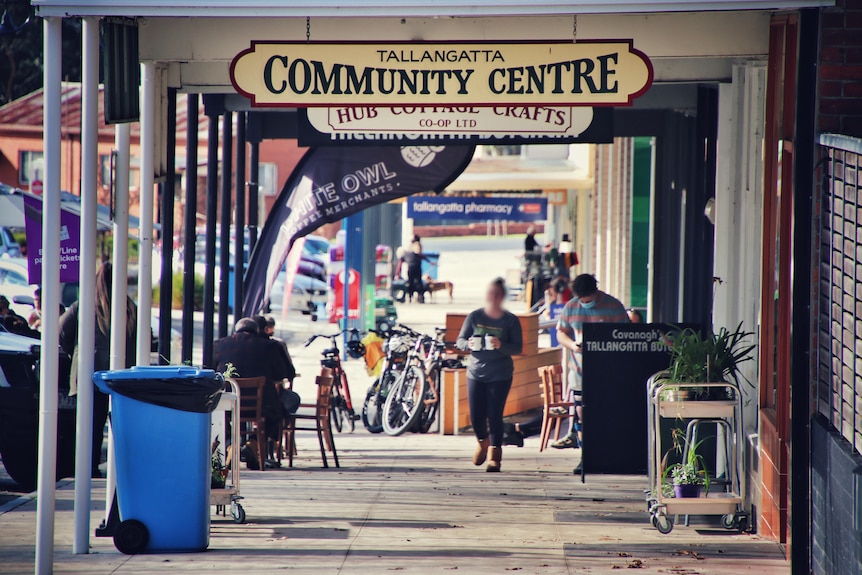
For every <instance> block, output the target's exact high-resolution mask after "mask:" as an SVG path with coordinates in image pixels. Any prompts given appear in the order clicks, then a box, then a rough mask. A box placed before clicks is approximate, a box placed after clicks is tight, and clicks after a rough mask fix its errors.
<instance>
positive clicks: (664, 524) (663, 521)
mask: <svg viewBox="0 0 862 575" xmlns="http://www.w3.org/2000/svg"><path fill="white" fill-rule="evenodd" d="M655 528H656V530H658V532H659V533H661V534H662V535H667V534H668V533H670V532H671V531H673V519H671V518H670V517H668V516H667V515H656V517H655Z"/></svg>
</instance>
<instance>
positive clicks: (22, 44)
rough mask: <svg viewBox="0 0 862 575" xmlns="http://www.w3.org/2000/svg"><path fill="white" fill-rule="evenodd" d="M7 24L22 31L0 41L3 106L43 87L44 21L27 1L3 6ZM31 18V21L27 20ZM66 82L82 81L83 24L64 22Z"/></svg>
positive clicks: (68, 20) (76, 20)
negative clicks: (36, 14)
mask: <svg viewBox="0 0 862 575" xmlns="http://www.w3.org/2000/svg"><path fill="white" fill-rule="evenodd" d="M0 9H3V10H5V13H6V16H5V18H6V22H7V23H8V24H11V25H12V26H16V27H19V26H20V30H19V31H18V32H17V33H16V34H14V35H11V36H3V37H0V105H2V104H6V103H8V102H11V101H12V100H14V99H16V98H20V97H21V96H25V95H27V94H29V93H30V92H33V91H34V90H38V89H39V88H41V87H42V68H43V62H44V58H43V54H42V19H41V18H38V17H36V16H35V15H34V13H33V9H32V8H31V7H30V3H29V0H28V1H23V2H22V1H14V2H6V3H4V4H0ZM28 18H29V20H28ZM62 77H63V80H69V81H73V82H80V81H81V21H80V19H71V18H70V19H65V20H63V64H62Z"/></svg>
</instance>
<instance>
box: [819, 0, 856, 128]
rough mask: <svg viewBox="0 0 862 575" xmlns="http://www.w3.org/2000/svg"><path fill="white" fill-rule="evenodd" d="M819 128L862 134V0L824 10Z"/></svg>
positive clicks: (848, 0)
mask: <svg viewBox="0 0 862 575" xmlns="http://www.w3.org/2000/svg"><path fill="white" fill-rule="evenodd" d="M819 73H820V82H819V87H818V88H819V97H820V102H819V117H818V131H819V132H821V133H824V132H832V133H836V134H844V135H847V136H856V137H862V103H860V102H862V0H837V1H836V6H834V7H832V8H825V9H823V10H822V11H821V31H820V70H819Z"/></svg>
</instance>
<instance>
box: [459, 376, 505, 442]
mask: <svg viewBox="0 0 862 575" xmlns="http://www.w3.org/2000/svg"><path fill="white" fill-rule="evenodd" d="M511 387H512V380H511V379H506V380H503V381H483V380H476V379H473V378H472V377H468V378H467V394H468V395H469V398H470V420H471V421H472V422H473V432H474V433H475V434H476V439H479V440H482V439H490V441H491V447H502V446H503V409H504V408H505V407H506V398H507V397H508V396H509V389H510V388H511Z"/></svg>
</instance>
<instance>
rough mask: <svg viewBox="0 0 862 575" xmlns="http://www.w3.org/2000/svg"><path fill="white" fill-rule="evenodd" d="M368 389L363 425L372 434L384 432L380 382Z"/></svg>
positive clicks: (363, 405) (363, 408)
mask: <svg viewBox="0 0 862 575" xmlns="http://www.w3.org/2000/svg"><path fill="white" fill-rule="evenodd" d="M377 381H378V382H377V383H375V384H374V385H372V386H371V387H370V388H369V389H368V393H367V394H366V395H365V403H363V404H362V425H364V426H365V429H367V430H368V431H369V432H370V433H382V432H383V404H382V403H383V402H382V398H381V397H380V391H379V385H380V384H379V381H380V380H377Z"/></svg>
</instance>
